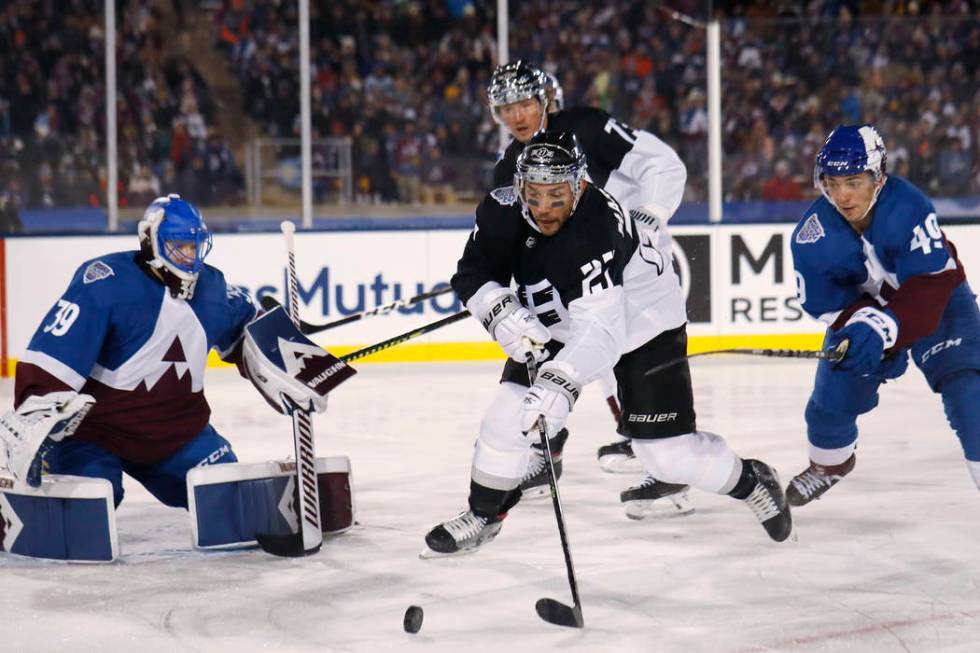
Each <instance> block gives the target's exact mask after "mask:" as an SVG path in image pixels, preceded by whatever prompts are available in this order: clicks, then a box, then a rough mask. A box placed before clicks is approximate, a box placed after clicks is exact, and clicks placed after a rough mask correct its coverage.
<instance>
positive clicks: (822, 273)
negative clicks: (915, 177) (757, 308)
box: [786, 125, 980, 506]
mask: <svg viewBox="0 0 980 653" xmlns="http://www.w3.org/2000/svg"><path fill="white" fill-rule="evenodd" d="M886 171H887V169H886V150H885V143H884V140H883V139H882V138H881V135H880V134H879V133H878V131H877V130H876V129H875V128H874V127H872V126H871V125H843V126H840V127H838V128H837V129H835V130H834V131H833V132H831V134H830V136H829V137H828V138H827V142H826V143H825V144H824V146H823V148H822V149H821V150H820V152H819V153H818V154H817V160H816V164H815V166H814V183H815V185H816V187H817V188H818V189H819V190H820V191H821V193H822V194H823V197H820V198H819V199H817V200H816V201H815V202H814V203H813V204H812V205H810V207H809V208H808V209H807V210H806V212H805V213H804V214H803V218H802V219H801V220H800V222H799V224H798V225H797V227H796V229H795V231H794V232H793V241H792V242H793V245H792V247H793V265H794V267H795V269H796V281H797V295H798V297H799V300H800V304H801V305H802V306H803V308H804V310H806V312H807V313H809V314H810V315H811V316H813V317H815V318H817V319H820V320H822V321H824V322H826V323H827V324H828V329H827V334H826V339H825V343H824V344H825V346H826V347H836V346H837V345H838V344H840V343H842V342H844V341H847V343H848V349H847V354H846V356H845V357H844V359H843V360H842V361H841V362H840V363H838V364H836V365H835V364H831V363H829V362H827V361H821V362H820V363H819V364H818V366H817V376H816V380H815V382H814V388H813V393H812V395H811V396H810V400H809V402H808V403H807V406H806V414H805V418H806V425H807V437H808V440H809V445H810V446H809V448H810V451H809V453H810V465H809V466H808V467H807V468H806V469H805V470H803V471H802V472H801V473H800V474H798V475H797V476H796V477H795V478H794V479H793V480H792V482H791V483H790V485H789V487H788V488H787V491H786V496H787V498H788V499H789V502H790V503H791V504H792V505H794V506H802V505H805V504H807V503H809V502H811V501H812V500H814V499H817V498H819V497H820V496H821V495H823V494H824V493H825V492H826V491H827V490H829V489H830V488H831V487H832V486H834V485H836V484H837V483H838V482H839V481H840V480H841V479H842V478H843V477H844V476H845V475H847V474H848V473H850V472H851V471H852V470H853V469H854V465H855V461H856V455H855V453H856V452H855V449H856V446H857V437H858V429H857V417H858V415H861V414H864V413H867V412H869V411H871V410H873V409H874V408H875V407H876V406H877V405H878V389H879V387H880V386H881V384H882V383H884V382H885V381H886V380H888V379H893V378H897V377H898V376H901V375H902V374H903V373H904V372H905V370H906V367H907V366H908V359H909V355H910V354H911V357H912V360H913V361H914V362H915V365H916V366H917V367H918V368H919V369H920V370H921V371H922V373H923V375H924V376H925V378H926V381H927V382H928V383H929V387H930V388H931V389H932V390H933V392H936V393H939V394H940V395H942V399H943V407H944V408H945V410H946V418H947V420H948V421H949V424H950V426H952V427H953V430H954V431H955V432H956V435H957V436H958V437H959V440H960V445H961V447H962V449H963V453H964V457H965V458H966V464H967V467H968V469H969V471H970V474H971V475H972V477H973V480H974V481H975V482H976V484H977V486H978V487H980V310H978V309H977V303H976V299H975V296H974V294H973V291H972V290H971V289H970V285H969V283H968V282H967V280H966V272H965V270H964V268H963V264H962V263H961V262H960V260H959V259H958V258H957V255H956V247H955V246H954V245H953V243H952V242H951V241H950V240H949V239H947V238H946V235H945V234H944V233H943V231H942V229H940V227H939V223H938V220H937V217H936V208H935V207H934V206H933V204H932V202H931V201H930V200H929V198H928V197H926V196H925V195H924V194H923V193H922V191H920V190H919V189H918V188H916V187H915V186H914V185H912V184H911V183H909V182H908V181H906V180H905V179H902V178H901V177H899V176H897V175H890V174H886Z"/></svg>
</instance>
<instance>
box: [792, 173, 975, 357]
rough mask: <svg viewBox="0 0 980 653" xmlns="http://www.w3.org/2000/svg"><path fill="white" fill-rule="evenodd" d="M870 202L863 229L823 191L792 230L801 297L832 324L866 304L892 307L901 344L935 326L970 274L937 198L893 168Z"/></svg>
mask: <svg viewBox="0 0 980 653" xmlns="http://www.w3.org/2000/svg"><path fill="white" fill-rule="evenodd" d="M872 210H873V212H874V215H873V218H872V220H871V223H870V225H869V226H868V228H867V229H866V230H865V231H864V233H863V234H858V233H857V232H856V231H855V230H854V229H853V228H852V227H851V226H850V224H848V222H847V221H846V220H845V219H844V217H843V216H842V215H841V214H840V213H839V212H838V211H837V209H835V208H834V206H833V205H832V204H831V203H830V202H829V201H828V200H827V199H826V198H824V197H821V198H819V199H817V200H816V201H815V202H814V203H813V204H812V205H810V207H809V208H808V209H807V210H806V212H805V213H804V217H803V219H802V220H800V222H799V224H797V226H796V228H795V229H794V231H793V236H792V251H793V265H794V267H795V270H796V286H797V297H798V298H799V300H800V304H801V305H802V306H803V308H804V310H806V312H807V313H809V314H810V315H811V316H813V317H815V318H817V319H819V320H821V321H823V322H825V323H827V324H828V325H831V326H833V327H835V328H839V327H840V326H841V325H843V323H844V322H846V321H847V319H848V318H849V317H850V316H851V314H853V313H854V311H856V310H858V309H859V308H861V307H863V306H872V305H874V306H879V307H887V308H888V309H890V310H891V311H892V312H893V313H895V315H896V316H897V319H898V323H899V335H898V343H897V345H896V348H901V347H905V346H908V345H910V344H911V343H912V342H914V341H915V340H917V339H918V338H920V337H922V336H924V335H926V334H928V333H930V332H931V331H932V330H933V329H935V327H936V325H937V324H938V323H939V320H940V318H941V317H942V314H943V311H944V310H945V308H946V305H947V303H948V302H949V299H950V296H951V295H952V292H953V289H954V288H955V287H956V286H958V285H960V284H961V283H963V281H964V280H965V278H966V277H965V273H964V270H963V266H962V264H960V262H959V261H958V260H957V258H956V249H955V247H954V246H953V244H952V243H951V242H950V241H948V240H947V239H946V236H945V234H943V232H942V230H941V229H940V228H939V223H938V221H937V218H936V209H935V208H934V207H933V205H932V202H931V201H930V200H929V199H928V198H927V197H926V196H925V195H924V194H923V193H922V192H921V191H920V190H919V189H918V188H916V187H915V186H913V185H912V184H911V183H909V182H908V181H906V180H905V179H903V178H901V177H897V176H894V175H890V176H888V177H887V179H886V181H885V185H884V187H883V188H882V190H881V192H880V194H879V195H878V201H877V203H876V204H875V205H874V207H873V209H872Z"/></svg>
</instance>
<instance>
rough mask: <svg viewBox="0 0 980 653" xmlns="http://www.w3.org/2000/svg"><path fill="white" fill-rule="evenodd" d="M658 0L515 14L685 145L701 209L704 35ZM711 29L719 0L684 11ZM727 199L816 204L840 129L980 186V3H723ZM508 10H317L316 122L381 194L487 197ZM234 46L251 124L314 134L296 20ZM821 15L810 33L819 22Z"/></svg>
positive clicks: (549, 2)
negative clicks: (818, 178) (500, 26)
mask: <svg viewBox="0 0 980 653" xmlns="http://www.w3.org/2000/svg"><path fill="white" fill-rule="evenodd" d="M657 4H658V3H650V2H642V1H632V2H628V3H608V2H604V1H602V0H589V1H586V2H581V1H572V0H528V1H524V2H511V20H510V53H511V57H512V58H524V59H526V60H529V61H531V62H534V63H537V64H539V65H541V66H543V67H544V68H545V69H547V70H548V71H550V72H553V73H555V74H557V76H558V78H559V80H560V81H561V83H562V85H563V87H564V91H565V98H566V103H567V104H569V105H578V104H587V105H593V106H599V107H602V108H604V109H606V110H608V111H609V112H611V113H612V114H613V115H615V116H617V117H618V118H620V119H621V120H623V121H625V122H627V123H629V124H631V125H633V126H635V127H642V128H645V129H648V130H650V131H652V132H654V133H655V134H658V135H659V136H661V137H662V138H664V139H665V140H666V141H668V142H669V143H671V144H672V145H673V146H674V147H676V148H677V149H678V150H679V152H680V153H681V156H682V158H683V159H684V160H685V162H686V163H687V166H688V170H689V180H690V181H689V185H688V197H687V199H688V200H695V201H698V200H703V199H704V198H705V196H706V192H707V177H706V170H707V129H708V118H707V108H706V97H705V91H704V89H705V86H706V72H705V47H706V46H705V32H704V30H703V29H701V28H700V27H698V26H696V25H692V24H691V23H690V22H684V21H682V20H676V19H675V18H672V17H671V16H670V15H668V12H665V11H663V10H661V9H659V8H658V7H657ZM666 4H668V5H670V7H671V8H672V9H674V10H677V11H678V12H681V13H683V14H686V15H690V16H693V17H694V18H695V19H697V20H702V21H703V20H705V19H706V18H707V17H706V16H705V15H704V6H705V5H704V3H703V2H699V1H697V0H675V1H673V2H670V3H666ZM715 6H716V8H717V9H718V14H717V15H718V17H719V18H721V19H722V21H723V28H722V29H723V36H722V41H723V45H722V58H723V63H722V71H723V72H722V82H723V98H724V104H723V111H724V116H725V118H724V121H723V150H724V180H725V185H726V187H725V195H726V199H727V200H756V199H770V200H787V199H802V198H805V197H811V196H812V195H813V193H814V191H813V188H812V181H811V178H810V174H811V170H812V165H813V156H814V154H815V152H816V150H817V149H818V148H819V146H820V145H821V144H822V142H823V139H824V138H825V137H826V134H827V131H828V130H829V129H830V128H831V127H832V126H833V125H835V124H837V123H840V122H851V123H853V122H860V121H872V122H874V123H876V124H877V125H879V126H880V127H881V130H882V131H883V132H884V136H885V139H886V142H888V143H889V144H890V147H891V152H892V156H891V164H892V170H895V171H897V172H898V173H900V174H904V175H907V176H909V177H911V178H912V179H913V180H914V181H916V182H917V183H919V184H920V185H922V186H923V187H924V188H926V189H927V190H928V191H929V192H931V193H933V194H937V195H966V194H978V193H980V156H978V154H980V149H978V145H980V94H978V93H977V89H978V88H980V73H978V70H980V66H976V65H972V64H970V62H976V61H980V57H978V55H980V12H978V11H977V9H976V8H975V7H974V4H973V3H969V2H914V1H907V2H902V1H897V2H859V1H856V0H855V1H845V0H817V1H812V2H808V3H795V2H767V3H759V2H731V3H725V2H718V3H715ZM494 7H495V3H494V2H489V1H480V2H470V1H467V0H458V1H454V0H415V1H409V2H392V1H391V0H334V1H333V2H331V3H329V4H328V5H327V6H326V7H321V8H320V11H314V14H313V17H312V28H311V31H312V34H313V39H312V43H313V45H312V48H313V56H312V65H313V69H314V73H313V75H314V79H313V83H314V85H313V115H314V128H315V130H316V132H317V134H318V135H320V136H337V137H342V136H349V137H351V138H352V139H353V143H354V145H353V152H354V167H355V181H356V184H357V186H358V188H359V190H360V191H361V195H362V197H363V196H372V195H373V196H375V197H377V198H380V199H383V200H386V201H387V200H395V199H400V200H401V201H406V202H414V201H418V200H419V195H420V189H422V188H426V187H428V186H435V187H442V186H445V185H450V186H455V187H456V188H462V189H466V190H473V191H475V192H481V191H482V190H483V189H484V188H485V185H486V175H485V172H486V170H487V169H488V167H489V166H490V165H492V162H493V160H494V157H495V155H496V152H497V147H498V141H497V136H496V134H497V130H496V126H495V125H494V124H493V122H492V121H491V119H490V115H489V113H488V111H487V109H486V98H485V90H484V89H485V86H486V82H487V77H488V73H489V72H490V71H491V70H492V68H493V66H494V64H495V57H496V44H495V24H496V23H495V20H496V18H495V14H494ZM218 20H219V29H220V33H221V41H222V43H223V45H224V47H225V48H226V50H227V51H228V52H229V53H230V56H231V57H232V60H233V62H234V66H235V70H236V72H237V74H238V76H239V78H240V79H241V80H242V83H243V84H244V85H245V87H246V89H247V91H246V93H245V96H246V97H247V98H248V102H249V109H250V111H251V113H252V116H253V117H254V118H255V119H256V120H258V121H260V122H262V123H263V124H264V125H265V129H267V130H268V131H269V132H270V133H272V134H274V135H279V136H293V135H296V134H297V133H298V124H297V116H298V108H297V100H296V98H297V95H298V93H297V79H298V75H297V57H296V30H295V28H294V26H295V25H296V20H297V17H296V9H295V5H294V3H291V2H275V1H271V0H266V1H255V2H244V1H242V0H224V7H223V8H222V10H221V12H220V14H219V18H218ZM803 21H806V22H803Z"/></svg>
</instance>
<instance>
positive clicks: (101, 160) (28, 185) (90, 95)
mask: <svg viewBox="0 0 980 653" xmlns="http://www.w3.org/2000/svg"><path fill="white" fill-rule="evenodd" d="M103 6H104V3H103V1H102V0H64V1H62V0H8V1H7V2H4V3H2V4H0V204H2V205H3V206H4V207H7V208H9V207H10V206H15V207H27V208H41V207H63V206H69V207H70V206H100V205H104V204H105V198H106V189H107V185H108V182H107V176H108V175H107V168H106V139H105V134H106V124H105V122H106V120H105V86H104V80H105V71H104V62H105V50H104V48H105V40H104V39H105V34H104V22H103V21H104V14H103ZM177 9H179V3H173V4H171V3H169V2H154V1H153V0H132V1H129V2H120V3H118V9H117V20H116V25H117V30H116V32H117V37H116V38H117V41H116V43H117V52H118V57H117V86H118V102H117V107H118V113H117V124H118V127H117V140H118V170H119V179H118V183H119V185H118V197H119V205H120V206H121V207H126V206H135V207H140V206H144V205H145V204H146V203H148V202H149V201H150V200H152V199H153V198H154V197H157V196H159V195H160V193H161V192H166V191H174V190H176V189H179V190H180V192H181V193H183V194H184V195H185V196H186V197H189V198H193V200H194V201H195V202H198V203H200V204H205V205H207V204H217V203H221V204H227V203H233V202H236V201H238V200H239V199H240V198H242V197H243V188H244V184H243V179H242V177H241V174H240V173H239V171H238V169H237V167H236V165H235V162H234V159H233V157H232V154H231V151H230V149H229V146H228V144H227V142H226V141H225V140H224V139H223V138H222V137H221V136H220V135H219V134H218V133H217V132H216V131H215V129H214V122H213V118H214V103H213V98H212V97H211V94H210V93H209V90H208V88H207V85H206V84H205V83H204V80H203V79H202V77H201V76H200V74H199V73H198V71H197V70H196V69H195V67H194V65H193V63H192V62H191V61H189V60H188V58H187V57H186V56H183V55H181V54H180V53H179V52H177V51H176V46H175V43H176V40H177V39H176V36H175V35H176V34H178V33H179V31H180V29H179V28H180V22H181V21H182V20H183V16H182V14H181V13H180V12H179V11H177Z"/></svg>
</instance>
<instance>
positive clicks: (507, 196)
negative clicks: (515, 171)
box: [490, 186, 517, 206]
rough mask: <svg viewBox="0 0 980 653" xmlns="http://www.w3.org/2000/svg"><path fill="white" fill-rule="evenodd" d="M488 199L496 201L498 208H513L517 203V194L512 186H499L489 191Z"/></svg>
mask: <svg viewBox="0 0 980 653" xmlns="http://www.w3.org/2000/svg"><path fill="white" fill-rule="evenodd" d="M490 197H492V198H493V199H495V200H497V204H499V205H500V206H513V205H514V204H515V203H516V202H517V193H515V192H514V187H513V186H501V187H500V188H494V189H493V190H492V191H490Z"/></svg>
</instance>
